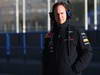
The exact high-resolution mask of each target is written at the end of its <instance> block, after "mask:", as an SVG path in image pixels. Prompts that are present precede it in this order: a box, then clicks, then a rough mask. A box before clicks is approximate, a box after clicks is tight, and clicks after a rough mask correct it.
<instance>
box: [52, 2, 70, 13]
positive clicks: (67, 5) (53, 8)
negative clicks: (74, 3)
mask: <svg viewBox="0 0 100 75" xmlns="http://www.w3.org/2000/svg"><path fill="white" fill-rule="evenodd" d="M59 5H62V6H64V8H65V9H66V10H69V9H70V5H69V3H68V2H57V3H55V4H54V5H53V7H52V13H54V11H55V9H56V8H57V7H58V6H59Z"/></svg>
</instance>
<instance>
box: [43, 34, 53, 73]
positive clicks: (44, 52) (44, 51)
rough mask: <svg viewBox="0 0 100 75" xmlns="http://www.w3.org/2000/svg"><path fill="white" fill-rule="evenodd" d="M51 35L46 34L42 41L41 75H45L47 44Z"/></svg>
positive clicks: (47, 55) (47, 54)
mask: <svg viewBox="0 0 100 75" xmlns="http://www.w3.org/2000/svg"><path fill="white" fill-rule="evenodd" d="M51 37H52V34H51V33H47V34H46V36H45V40H44V49H43V52H42V75H47V69H48V61H49V59H48V57H49V44H50V41H51Z"/></svg>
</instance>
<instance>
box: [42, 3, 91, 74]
mask: <svg viewBox="0 0 100 75" xmlns="http://www.w3.org/2000/svg"><path fill="white" fill-rule="evenodd" d="M50 17H51V24H52V25H51V26H52V29H51V31H50V32H49V33H47V34H46V37H45V48H44V50H43V75H81V72H82V71H83V70H84V69H85V68H86V67H87V65H88V64H89V62H90V60H91V57H92V49H91V46H90V43H89V40H88V38H87V36H86V34H85V33H84V32H83V31H82V30H79V29H77V28H76V27H74V26H72V25H69V20H70V19H71V15H70V8H69V5H68V4H67V3H64V2H57V3H55V4H54V5H53V9H52V12H51V13H50Z"/></svg>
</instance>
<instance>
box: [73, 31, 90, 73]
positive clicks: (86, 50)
mask: <svg viewBox="0 0 100 75" xmlns="http://www.w3.org/2000/svg"><path fill="white" fill-rule="evenodd" d="M77 53H78V57H77V59H76V61H75V63H74V64H73V65H72V70H73V71H75V72H76V73H79V72H81V71H83V70H84V69H85V68H86V67H87V66H88V64H89V63H90V61H91V58H92V47H91V45H90V42H89V40H88V38H87V36H86V34H85V33H84V32H83V31H79V32H78V42H77Z"/></svg>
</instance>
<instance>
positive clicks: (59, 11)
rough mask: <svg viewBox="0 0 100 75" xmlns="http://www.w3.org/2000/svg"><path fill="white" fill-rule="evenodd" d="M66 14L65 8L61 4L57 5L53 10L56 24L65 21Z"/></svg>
mask: <svg viewBox="0 0 100 75" xmlns="http://www.w3.org/2000/svg"><path fill="white" fill-rule="evenodd" d="M66 19H67V15H66V9H65V7H64V6H63V5H58V6H57V8H56V10H55V20H56V22H57V23H58V24H63V23H65V22H66Z"/></svg>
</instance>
